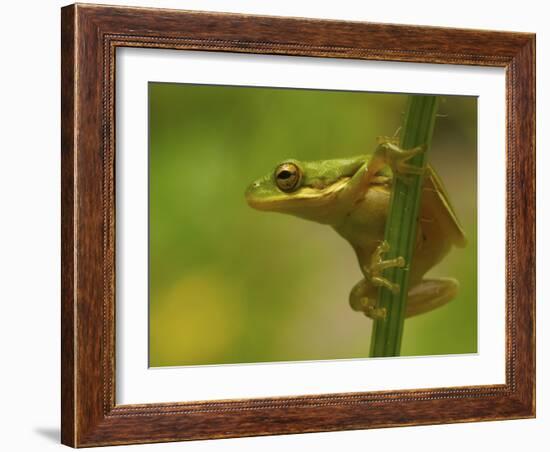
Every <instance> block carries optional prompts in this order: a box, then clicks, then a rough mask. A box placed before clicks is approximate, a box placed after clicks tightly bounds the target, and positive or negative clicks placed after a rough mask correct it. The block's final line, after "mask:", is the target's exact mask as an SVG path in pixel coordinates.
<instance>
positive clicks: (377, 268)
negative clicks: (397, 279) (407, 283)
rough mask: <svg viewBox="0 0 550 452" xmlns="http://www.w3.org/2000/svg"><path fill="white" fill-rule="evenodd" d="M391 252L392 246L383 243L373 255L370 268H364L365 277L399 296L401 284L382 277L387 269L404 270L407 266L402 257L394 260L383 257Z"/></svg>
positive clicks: (385, 242) (375, 284)
mask: <svg viewBox="0 0 550 452" xmlns="http://www.w3.org/2000/svg"><path fill="white" fill-rule="evenodd" d="M389 250H390V245H389V243H388V242H387V241H385V240H384V241H383V242H382V243H381V244H380V245H378V247H377V248H376V250H375V251H374V253H372V257H371V263H370V267H368V268H364V269H363V270H364V272H365V276H366V277H367V278H368V279H369V281H370V282H371V283H372V284H373V285H374V286H379V287H385V288H386V289H388V290H390V291H391V292H392V293H394V294H398V293H399V290H400V287H399V284H395V283H392V282H391V281H389V280H388V279H387V278H384V277H383V276H382V272H383V270H385V269H386V268H392V267H398V268H403V267H404V266H405V259H404V258H403V257H401V256H399V257H396V258H394V259H383V258H382V255H383V254H385V253H387V252H388V251H389Z"/></svg>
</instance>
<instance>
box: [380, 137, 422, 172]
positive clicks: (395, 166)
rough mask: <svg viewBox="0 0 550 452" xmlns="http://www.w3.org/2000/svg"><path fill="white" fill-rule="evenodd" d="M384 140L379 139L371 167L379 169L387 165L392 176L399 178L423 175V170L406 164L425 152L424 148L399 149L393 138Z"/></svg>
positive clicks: (384, 138) (383, 138)
mask: <svg viewBox="0 0 550 452" xmlns="http://www.w3.org/2000/svg"><path fill="white" fill-rule="evenodd" d="M386 138H387V137H382V138H380V137H379V145H378V147H377V148H376V150H375V151H374V155H373V157H372V165H374V167H376V168H381V167H382V166H384V165H388V166H389V167H390V168H391V170H392V172H393V173H394V174H396V175H400V176H406V175H410V174H415V175H422V174H424V171H425V168H418V167H416V166H414V165H411V164H410V163H408V162H409V160H410V159H412V158H413V157H415V156H417V155H419V154H422V153H423V152H424V151H425V150H426V146H417V147H415V148H412V149H401V148H400V147H399V145H398V144H397V143H395V140H394V139H393V138H387V139H386ZM369 166H371V164H369Z"/></svg>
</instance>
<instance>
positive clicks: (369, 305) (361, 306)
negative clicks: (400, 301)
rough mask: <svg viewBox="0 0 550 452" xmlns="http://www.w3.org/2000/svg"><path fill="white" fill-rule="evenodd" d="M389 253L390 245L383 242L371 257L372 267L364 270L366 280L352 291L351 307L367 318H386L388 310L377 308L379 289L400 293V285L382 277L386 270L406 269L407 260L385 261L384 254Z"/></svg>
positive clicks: (399, 258)
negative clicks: (383, 288)
mask: <svg viewBox="0 0 550 452" xmlns="http://www.w3.org/2000/svg"><path fill="white" fill-rule="evenodd" d="M388 251H389V244H388V242H386V241H383V242H382V243H381V244H380V245H379V246H378V247H377V248H376V250H375V251H374V253H373V254H372V256H371V262H370V266H368V267H367V266H365V267H364V268H363V273H364V275H365V279H364V280H362V281H359V282H358V283H357V284H356V285H355V286H354V287H353V289H352V290H351V293H350V305H351V308H352V309H353V310H355V311H362V312H364V313H365V315H366V316H368V317H371V318H374V319H383V318H385V317H386V310H385V309H384V308H379V307H377V302H376V299H377V295H378V291H377V290H376V289H377V288H378V287H386V288H387V289H388V290H390V291H391V292H393V293H399V290H400V287H399V285H398V284H395V283H392V282H391V281H389V280H388V279H387V278H384V277H383V276H382V272H383V270H384V269H386V268H391V267H400V268H402V267H404V266H405V259H403V257H401V256H400V257H396V258H394V259H384V258H383V257H382V256H383V254H385V253H387V252H388Z"/></svg>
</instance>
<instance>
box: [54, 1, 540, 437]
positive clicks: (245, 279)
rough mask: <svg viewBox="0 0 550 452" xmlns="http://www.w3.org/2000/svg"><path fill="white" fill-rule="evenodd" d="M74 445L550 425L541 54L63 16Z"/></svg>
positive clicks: (168, 14) (376, 33)
mask: <svg viewBox="0 0 550 452" xmlns="http://www.w3.org/2000/svg"><path fill="white" fill-rule="evenodd" d="M61 28H62V29H61V32H62V150H61V154H62V300H61V301H62V369H61V370H62V372H61V374H62V381H61V385H62V426H61V432H62V442H63V443H64V444H66V445H70V446H73V447H85V446H102V445H114V444H133V443H148V442H162V441H179V440H192V439H211V438H227V437H237V436H253V435H272V434H284V433H301V432H320V431H335V430H349V429H366V428H377V427H391V426H403V425H423V424H439V423H451V422H468V421H483V420H503V419H519V418H528V417H534V416H535V331H534V325H535V36H534V35H533V34H528V33H511V32H496V31H481V30H465V29H448V28H437V27H420V26H408V25H388V24H374V23H361V22H339V21H328V20H313V19H299V18H280V17H264V16H248V15H238V14H219V13H207V12H190V11H177V10H162V9H147V8H127V7H111V6H95V5H80V4H76V5H71V6H67V7H64V8H62V24H61Z"/></svg>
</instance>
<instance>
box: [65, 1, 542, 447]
mask: <svg viewBox="0 0 550 452" xmlns="http://www.w3.org/2000/svg"><path fill="white" fill-rule="evenodd" d="M61 35H62V150H61V154H62V349H61V352H62V369H61V371H62V372H61V373H62V383H61V384H62V403H61V405H62V442H63V443H64V444H67V445H71V446H74V447H84V446H94V445H107V444H129V443H146V442H157V441H178V440H189V439H202V438H224V437H234V436H247V435H269V434H283V433H298V432H313V431H332V430H347V429H359V428H374V427H389V426H399V425H420V424H438V423H447V422H467V421H481V420H494V419H511V418H524V417H532V416H534V414H535V396H534V391H535V344H534V333H535V332H534V325H535V138H534V137H535V129H534V127H535V109H534V108H535V71H534V67H535V66H534V65H535V62H534V58H535V37H534V35H532V34H526V33H507V32H492V31H484V30H459V29H446V28H437V27H417V26H405V25H385V24H371V23H358V22H338V21H326V20H322V21H321V20H312V19H293V18H277V17H261V16H246V15H234V14H217V13H197V12H184V11H174V10H159V9H147V8H124V7H107V6H96V5H80V4H78V5H71V6H68V7H65V8H63V10H62V27H61ZM117 47H150V48H170V49H187V50H203V51H220V52H242V53H264V54H282V55H301V56H314V57H321V56H322V57H333V58H354V59H369V60H386V61H398V62H424V63H441V64H468V65H479V66H498V67H504V68H506V102H507V104H506V105H507V149H506V167H507V213H506V215H507V216H506V231H507V235H506V256H507V258H506V307H507V308H506V309H507V311H506V345H507V347H506V384H504V385H493V386H476V387H461V388H438V389H423V390H409V391H407V390H404V391H386V392H364V393H354V394H331V395H319V396H303V397H279V398H268V399H245V400H228V401H216V402H194V403H185V402H181V403H178V402H176V401H175V402H174V403H169V404H148V405H125V406H120V405H116V404H115V381H114V379H115V364H116V363H115V353H114V352H115V350H114V347H115V345H114V334H115V329H114V328H115V322H114V315H115V300H114V293H115V246H114V245H115V227H114V225H115V174H114V159H115V142H114V131H115V122H114V111H115V110H114V109H115V105H114V86H115V84H114V82H115V79H114V74H115V72H114V68H115V64H116V58H115V57H116V55H115V51H116V48H117ZM502 151H503V152H504V150H502Z"/></svg>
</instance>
